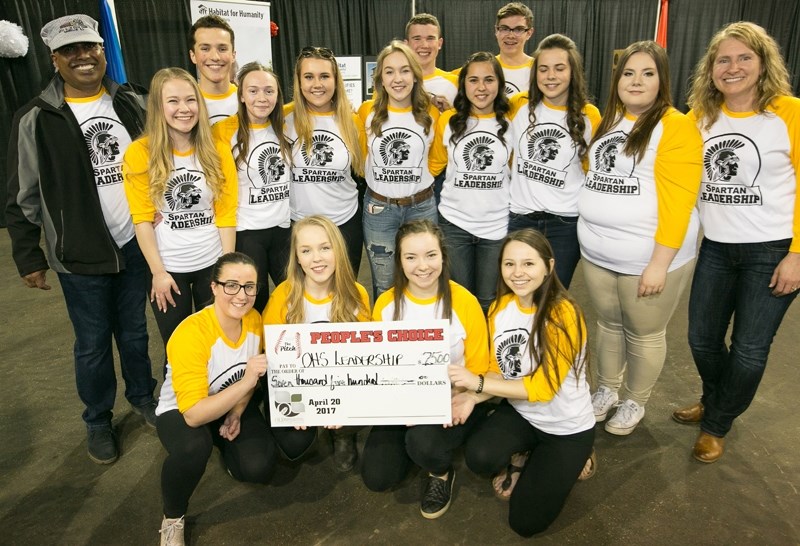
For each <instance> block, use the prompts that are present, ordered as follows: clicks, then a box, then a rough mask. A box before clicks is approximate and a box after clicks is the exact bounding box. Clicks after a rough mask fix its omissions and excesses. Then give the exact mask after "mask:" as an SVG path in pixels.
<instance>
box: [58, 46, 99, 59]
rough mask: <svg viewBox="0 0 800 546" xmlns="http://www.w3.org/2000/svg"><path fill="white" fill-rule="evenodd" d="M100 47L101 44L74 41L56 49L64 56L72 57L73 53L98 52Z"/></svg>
mask: <svg viewBox="0 0 800 546" xmlns="http://www.w3.org/2000/svg"><path fill="white" fill-rule="evenodd" d="M102 49H103V44H96V43H94V42H76V43H74V44H67V45H65V46H61V47H59V48H58V49H57V50H56V51H58V52H59V53H60V54H61V55H63V56H65V57H72V56H73V55H78V54H79V53H84V52H85V53H95V54H97V53H100V51H102Z"/></svg>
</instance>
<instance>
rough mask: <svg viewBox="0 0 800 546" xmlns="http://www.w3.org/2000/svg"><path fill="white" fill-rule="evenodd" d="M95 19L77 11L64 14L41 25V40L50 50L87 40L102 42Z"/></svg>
mask: <svg viewBox="0 0 800 546" xmlns="http://www.w3.org/2000/svg"><path fill="white" fill-rule="evenodd" d="M97 27H98V24H97V21H95V20H94V19H92V18H91V17H89V16H88V15H83V14H82V13H77V14H74V15H65V16H64V17H59V18H58V19H54V20H52V21H50V22H49V23H47V24H46V25H45V26H44V27H42V32H41V33H40V34H41V36H42V40H43V41H44V45H46V46H47V47H49V48H50V51H55V50H56V49H58V48H60V47H63V46H65V45H69V44H77V43H80V42H89V43H92V44H102V43H103V37H102V36H100V34H99V33H98V32H97Z"/></svg>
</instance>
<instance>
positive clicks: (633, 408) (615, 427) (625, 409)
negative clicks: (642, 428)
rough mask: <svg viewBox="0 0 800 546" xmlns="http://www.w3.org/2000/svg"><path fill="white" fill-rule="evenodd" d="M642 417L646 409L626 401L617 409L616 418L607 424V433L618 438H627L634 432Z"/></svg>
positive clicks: (631, 401)
mask: <svg viewBox="0 0 800 546" xmlns="http://www.w3.org/2000/svg"><path fill="white" fill-rule="evenodd" d="M642 417H644V407H642V406H640V405H639V404H637V403H636V402H634V401H633V400H625V401H624V402H622V403H621V404H620V405H619V407H618V408H617V413H615V414H614V417H612V418H611V419H609V420H608V423H606V432H610V433H611V434H616V435H617V436H627V435H628V434H630V433H631V432H633V429H635V428H636V425H638V424H639V421H641V420H642Z"/></svg>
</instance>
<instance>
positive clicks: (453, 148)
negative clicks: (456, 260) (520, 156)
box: [428, 110, 511, 241]
mask: <svg viewBox="0 0 800 546" xmlns="http://www.w3.org/2000/svg"><path fill="white" fill-rule="evenodd" d="M454 114H455V110H448V111H447V112H444V113H443V114H442V115H441V117H439V121H438V122H437V123H436V133H435V135H434V139H433V146H432V147H431V153H430V160H429V162H428V164H429V166H430V170H431V172H432V173H435V174H437V175H438V174H439V173H440V172H442V171H443V170H444V169H445V167H446V168H447V172H446V175H445V180H444V183H443V185H442V194H441V201H440V203H439V213H440V214H441V215H442V216H444V217H445V218H446V219H447V221H448V222H450V223H451V224H453V225H455V226H458V227H459V228H461V229H463V230H464V231H467V232H469V233H471V234H472V235H474V236H475V237H480V238H482V239H490V240H493V241H496V240H499V239H502V238H503V237H505V236H506V233H508V205H509V180H510V175H511V171H510V170H509V167H508V160H509V157H510V155H511V140H510V135H509V132H508V131H506V134H505V135H504V136H503V140H500V137H499V136H498V132H499V131H500V124H499V123H498V122H497V118H496V117H495V114H494V113H491V114H486V115H480V116H470V117H469V119H468V120H467V129H466V131H465V132H464V134H463V135H462V136H461V138H459V139H458V141H457V142H456V143H455V144H454V143H453V142H451V137H452V135H453V130H452V129H451V127H450V119H451V118H452V117H453V115H454Z"/></svg>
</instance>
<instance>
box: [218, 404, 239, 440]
mask: <svg viewBox="0 0 800 546" xmlns="http://www.w3.org/2000/svg"><path fill="white" fill-rule="evenodd" d="M241 417H242V416H241V415H239V413H237V412H235V411H229V412H228V414H227V415H226V416H225V422H223V423H222V425H220V427H219V435H220V436H222V437H223V438H225V439H226V440H228V441H233V439H234V438H236V437H237V436H239V430H240V427H241Z"/></svg>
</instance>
